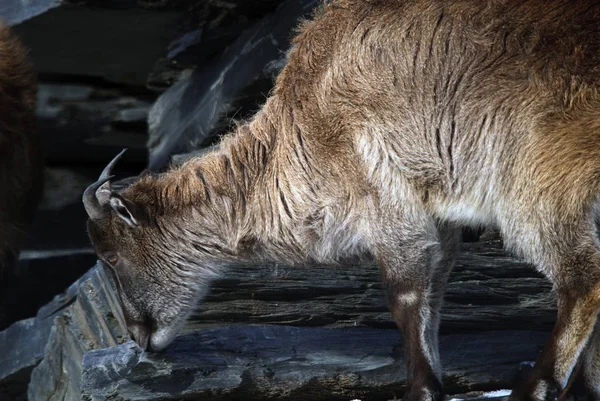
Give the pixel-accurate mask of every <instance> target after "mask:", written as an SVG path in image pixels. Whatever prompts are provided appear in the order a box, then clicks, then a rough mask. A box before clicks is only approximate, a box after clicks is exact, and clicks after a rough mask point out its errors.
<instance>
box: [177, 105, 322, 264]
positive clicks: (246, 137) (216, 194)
mask: <svg viewBox="0 0 600 401" xmlns="http://www.w3.org/2000/svg"><path fill="white" fill-rule="evenodd" d="M273 102H275V100H273V98H271V99H269V100H268V101H267V104H265V106H264V107H263V108H262V109H261V111H259V112H258V113H257V114H256V115H255V116H254V118H253V119H252V120H251V121H249V122H247V123H245V124H242V125H239V126H238V127H237V128H236V129H235V131H234V132H233V133H231V134H229V135H227V136H226V137H225V138H224V139H223V140H222V141H221V143H220V145H219V146H218V147H217V148H216V149H215V150H214V151H211V152H210V153H208V154H206V155H205V156H203V157H199V158H195V159H191V160H189V161H188V162H186V163H185V164H184V165H183V166H182V167H180V168H178V169H175V170H172V171H171V172H170V173H168V174H167V177H169V178H168V181H170V182H180V183H182V184H183V185H180V187H179V192H178V193H177V194H174V196H176V197H177V199H181V197H182V196H183V197H184V198H186V199H188V200H189V201H190V202H189V203H188V208H187V209H188V210H192V211H193V212H192V213H195V215H194V217H193V218H194V219H202V220H203V221H204V223H203V224H204V225H208V226H210V229H211V231H213V232H214V233H215V235H218V236H220V237H222V238H221V240H222V241H223V243H224V244H226V246H227V247H228V248H229V250H230V252H231V254H233V255H235V256H236V257H239V258H242V259H244V260H248V259H249V258H253V257H255V258H259V259H270V260H284V261H285V262H287V263H290V262H294V261H295V260H301V259H303V258H305V257H306V249H305V248H306V246H307V245H308V244H307V243H306V239H301V238H299V234H298V232H299V230H298V227H299V224H301V221H299V220H300V217H301V216H300V213H299V209H303V210H305V209H306V207H305V205H301V204H300V202H307V200H306V199H311V198H312V197H302V196H300V193H297V191H299V190H302V188H304V187H305V186H304V180H303V179H299V177H298V176H294V177H293V178H292V180H290V179H289V178H290V177H288V176H287V170H285V166H282V165H280V160H279V159H280V158H278V154H279V153H280V152H281V149H280V148H281V143H278V142H279V141H282V140H284V139H283V137H284V136H285V135H289V132H288V131H286V129H287V130H289V127H285V126H283V125H284V124H287V125H290V124H291V123H292V122H291V121H289V118H291V117H290V116H289V115H287V116H286V115H285V111H284V110H277V111H274V108H275V107H278V106H277V105H274V104H273ZM288 159H289V157H288Z"/></svg>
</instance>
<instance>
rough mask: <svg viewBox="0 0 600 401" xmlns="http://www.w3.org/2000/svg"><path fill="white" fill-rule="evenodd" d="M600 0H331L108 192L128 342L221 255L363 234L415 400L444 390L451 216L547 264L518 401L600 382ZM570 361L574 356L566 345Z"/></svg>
mask: <svg viewBox="0 0 600 401" xmlns="http://www.w3.org/2000/svg"><path fill="white" fill-rule="evenodd" d="M599 89H600V4H599V3H598V2H592V1H568V0H551V1H541V0H529V1H520V2H516V1H501V0H487V1H467V0H452V1H435V0H415V1H407V0H378V1H377V0H372V1H367V0H336V1H332V2H331V4H329V5H326V6H324V7H323V8H322V10H321V11H320V12H319V13H317V15H316V16H315V17H314V18H313V19H312V20H310V21H306V22H304V23H303V24H302V26H301V28H300V29H299V32H298V34H297V36H296V38H295V39H294V41H293V48H292V49H291V51H290V52H289V58H288V62H287V65H286V66H285V67H284V68H283V70H282V72H281V74H280V75H279V77H278V78H277V82H276V86H275V88H274V90H273V92H272V94H271V96H270V97H269V98H268V99H267V101H266V103H265V105H264V106H263V107H262V109H261V110H260V111H259V112H258V113H257V114H256V115H255V116H254V117H253V118H252V119H251V120H250V121H248V122H247V123H244V124H241V125H239V126H238V127H237V128H236V129H235V130H234V133H233V134H232V135H230V136H227V137H226V138H225V139H224V140H223V141H222V143H221V145H220V147H219V148H218V149H217V150H216V151H214V152H211V153H209V154H208V155H206V156H205V157H202V158H196V159H192V160H190V161H188V162H187V163H185V164H184V165H183V166H182V167H181V168H176V169H172V170H171V171H169V172H167V173H166V174H163V175H160V176H148V175H147V176H144V177H142V178H141V179H140V180H139V181H138V182H136V183H135V184H133V185H132V186H131V187H129V188H128V189H126V190H124V191H122V192H120V193H117V192H115V191H112V190H111V188H110V181H108V179H109V178H108V176H109V173H110V170H111V168H112V165H113V164H114V162H116V160H115V161H113V163H111V165H109V167H108V168H107V169H106V171H105V172H104V174H103V176H102V177H101V179H100V180H99V182H98V183H96V184H95V185H92V186H91V187H90V188H88V190H87V191H86V194H85V197H84V203H85V206H86V209H87V211H88V214H89V216H90V221H89V224H88V229H89V234H90V237H91V239H92V241H93V243H94V246H95V248H96V251H97V253H98V255H99V257H100V258H101V259H102V260H104V261H105V262H106V263H107V264H108V265H109V266H111V268H112V269H113V272H114V274H115V278H116V280H117V283H118V288H119V294H120V297H121V301H122V305H123V309H124V313H125V317H126V320H127V323H128V326H129V328H130V330H131V331H132V333H133V335H134V337H135V338H136V341H138V343H139V344H140V345H141V346H143V347H146V346H149V347H150V348H151V349H156V350H159V349H162V348H164V347H166V346H167V345H168V344H169V343H170V342H171V341H172V340H173V338H174V337H175V335H176V333H177V331H178V329H179V328H180V327H181V325H182V324H183V323H184V322H185V319H186V318H187V316H188V315H189V313H190V312H191V310H192V309H193V306H194V304H195V302H196V301H197V300H198V299H200V298H201V297H202V296H203V295H204V294H205V293H206V291H207V289H208V283H209V282H210V280H211V279H213V278H214V277H215V276H217V275H218V274H222V273H223V274H224V272H226V265H227V263H230V262H233V261H250V260H256V259H269V260H277V261H282V262H284V263H296V264H300V263H304V262H307V261H316V262H325V263H328V262H335V261H336V260H338V259H339V258H341V257H344V256H349V255H352V254H362V253H365V252H368V253H370V254H372V255H373V256H374V257H375V258H376V260H377V262H378V264H379V266H380V269H381V273H382V277H383V280H384V281H385V283H386V285H387V291H388V294H389V300H390V307H391V310H392V314H393V316H394V318H395V320H396V322H397V323H398V327H399V328H400V331H401V332H402V335H403V336H404V339H405V342H404V344H406V357H407V362H408V372H409V375H408V388H407V392H406V394H405V399H407V400H411V401H412V400H422V401H430V400H441V399H442V397H443V389H442V381H441V377H442V368H441V366H440V359H439V355H438V346H437V329H438V324H439V309H440V306H441V303H442V296H443V292H444V288H445V284H446V281H447V278H448V274H449V272H450V270H451V268H452V265H453V262H454V259H455V251H456V247H457V241H458V231H457V230H458V227H459V226H461V225H493V226H496V227H498V228H499V229H500V230H501V232H502V235H503V237H504V241H505V244H506V245H507V247H508V248H509V249H510V250H511V251H513V252H515V253H516V254H518V255H520V256H521V257H523V258H524V259H525V260H527V261H528V262H531V263H533V264H535V265H536V266H537V268H538V269H539V270H540V271H541V272H543V273H544V274H545V275H546V277H548V279H549V280H551V281H552V283H553V285H554V288H555V291H556V294H557V299H558V318H557V322H556V326H555V328H554V331H553V332H552V335H551V336H550V338H549V340H548V342H547V344H546V345H545V347H544V349H543V351H542V353H541V354H540V357H539V358H538V360H537V362H536V365H535V368H534V370H533V374H532V376H531V377H529V378H528V379H527V380H526V381H525V382H524V383H522V384H521V385H520V386H519V387H518V388H516V389H515V390H514V391H513V393H512V396H511V397H512V399H513V400H517V399H518V400H528V399H535V400H542V399H544V398H545V396H546V394H547V393H548V391H549V390H550V389H551V388H552V387H553V386H555V387H558V388H559V390H561V391H563V393H564V391H565V390H566V388H567V387H568V382H569V379H570V378H571V376H572V373H573V372H574V371H577V372H578V373H577V374H578V375H580V376H581V377H582V378H583V379H584V381H585V382H586V385H587V388H588V390H589V391H590V393H591V394H592V395H593V396H594V397H595V398H598V397H600V347H598V342H599V341H600V338H599V336H600V333H598V331H596V330H595V329H594V326H595V324H596V319H597V314H598V312H599V311H600V245H599V243H598V237H597V232H596V226H595V219H596V217H597V213H598V210H599V209H598V201H599V200H598V195H599V194H600V94H599ZM578 361H579V362H580V363H579V365H578V366H579V367H580V369H575V366H576V365H577V362H578Z"/></svg>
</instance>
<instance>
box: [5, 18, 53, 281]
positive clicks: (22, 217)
mask: <svg viewBox="0 0 600 401" xmlns="http://www.w3.org/2000/svg"><path fill="white" fill-rule="evenodd" d="M36 94H37V78H36V75H35V72H34V69H33V66H32V64H31V62H30V60H29V58H28V56H27V50H26V49H25V47H24V46H23V45H22V44H21V43H20V42H19V40H18V39H17V38H16V37H15V36H14V35H13V34H12V33H11V32H10V29H9V28H8V26H6V25H3V24H2V23H0V276H2V275H4V274H11V273H13V271H12V269H13V268H14V267H15V266H16V264H17V261H18V257H19V252H20V250H21V247H22V245H23V242H24V240H25V234H26V232H27V229H28V228H29V226H30V224H31V222H32V220H33V217H34V213H35V211H36V208H37V205H38V203H39V201H40V198H41V194H42V184H43V179H42V173H43V161H42V155H41V150H40V143H39V137H38V135H37V130H36V124H35V105H36ZM0 282H2V279H0Z"/></svg>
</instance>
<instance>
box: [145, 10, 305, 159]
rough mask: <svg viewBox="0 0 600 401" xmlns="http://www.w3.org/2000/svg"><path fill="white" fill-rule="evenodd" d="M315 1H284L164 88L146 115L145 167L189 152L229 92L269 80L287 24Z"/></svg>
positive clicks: (221, 110)
mask: <svg viewBox="0 0 600 401" xmlns="http://www.w3.org/2000/svg"><path fill="white" fill-rule="evenodd" d="M316 4H317V1H316V0H294V1H292V0H288V1H286V2H283V3H282V4H281V5H280V6H279V7H278V8H277V10H276V11H275V12H274V13H272V14H270V15H267V16H266V17H264V18H263V19H262V20H261V21H260V22H258V23H256V24H255V25H254V26H252V27H251V28H249V29H248V30H246V31H244V32H242V34H241V35H240V36H239V37H238V39H236V40H235V42H233V44H232V45H231V46H230V47H228V48H227V50H226V51H225V52H224V53H223V54H222V55H221V56H220V57H219V58H218V59H217V61H215V62H214V63H211V64H209V65H207V66H205V67H204V68H197V69H196V70H195V71H194V72H193V73H191V74H189V75H187V76H186V77H185V78H183V79H181V80H180V81H179V82H177V83H176V84H175V85H173V86H172V87H171V88H169V90H167V91H166V92H165V93H163V94H162V95H161V96H160V97H159V98H158V100H157V101H156V103H155V104H154V106H153V107H152V110H151V112H150V115H149V118H148V124H149V129H150V131H149V134H150V138H149V151H150V155H149V158H150V160H149V169H150V170H151V171H158V170H160V169H161V168H163V167H164V166H165V165H166V163H167V162H168V161H169V158H170V156H171V155H172V154H176V153H183V152H188V151H190V150H192V149H193V148H194V147H198V146H199V145H201V144H202V142H203V141H204V140H205V139H206V138H207V137H209V136H211V135H212V134H214V133H213V128H214V127H215V125H216V123H217V121H218V120H219V119H220V118H221V117H222V114H223V113H224V112H225V111H226V110H227V109H228V108H231V106H232V105H231V103H232V101H233V97H234V96H236V95H239V94H240V91H241V90H242V89H243V88H245V87H247V86H248V85H249V84H250V83H252V82H253V81H256V80H260V78H261V77H263V78H265V77H267V80H268V81H269V85H270V83H271V79H272V78H273V77H274V75H275V74H276V72H277V71H278V70H277V68H273V66H274V65H278V63H274V60H279V59H281V58H282V57H285V51H286V50H287V48H288V46H289V36H290V32H291V30H292V28H294V27H295V26H296V25H297V23H298V18H300V17H301V16H303V15H306V14H307V13H309V12H310V11H311V10H312V9H313V8H314V6H315V5H316ZM183 42H186V41H183ZM189 42H194V39H193V38H192V39H190V40H189ZM181 46H184V45H181ZM255 92H259V91H256V90H255Z"/></svg>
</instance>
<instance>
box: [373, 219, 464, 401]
mask: <svg viewBox="0 0 600 401" xmlns="http://www.w3.org/2000/svg"><path fill="white" fill-rule="evenodd" d="M423 222H425V224H423V225H418V224H414V222H413V223H405V224H401V225H399V226H397V227H395V229H394V230H393V232H390V233H388V235H387V236H386V239H385V240H384V241H382V245H381V246H380V247H379V248H378V250H377V253H376V258H377V261H378V264H379V267H380V269H381V274H382V278H383V281H384V284H385V285H386V287H387V295H388V299H389V304H390V308H391V311H392V315H393V316H394V319H395V321H396V324H397V325H398V327H399V328H400V331H401V333H402V337H403V341H404V353H405V358H406V361H407V365H408V378H407V388H406V393H405V395H404V398H403V400H404V401H441V400H443V398H444V391H443V387H442V369H441V364H440V358H439V351H438V326H439V321H440V308H441V305H442V299H443V295H444V290H445V286H446V282H447V280H448V275H449V273H450V271H451V269H452V266H453V264H454V260H455V254H456V247H457V244H458V242H459V231H458V230H456V229H451V228H448V227H441V228H440V229H438V227H436V225H435V224H434V222H433V221H429V220H425V221H423V220H422V221H421V223H423ZM390 231H391V230H390Z"/></svg>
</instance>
